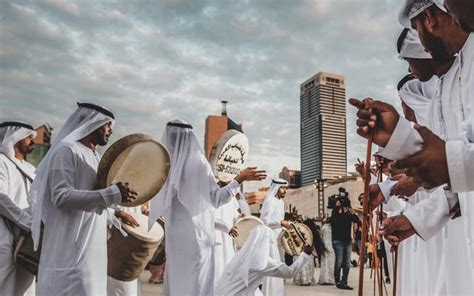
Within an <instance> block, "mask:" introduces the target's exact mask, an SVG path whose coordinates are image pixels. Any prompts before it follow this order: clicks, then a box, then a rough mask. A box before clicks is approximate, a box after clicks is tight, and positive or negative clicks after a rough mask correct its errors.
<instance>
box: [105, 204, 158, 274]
mask: <svg viewBox="0 0 474 296" xmlns="http://www.w3.org/2000/svg"><path fill="white" fill-rule="evenodd" d="M129 214H130V215H132V216H133V217H134V218H135V219H136V220H137V222H138V223H139V224H140V226H138V227H132V226H129V225H126V224H122V228H123V230H125V231H126V232H127V234H128V236H126V237H124V236H123V235H122V234H121V233H120V231H119V230H118V229H116V228H112V229H111V237H110V239H109V240H108V241H107V257H108V263H107V274H108V275H109V276H110V277H112V278H114V279H116V280H119V281H123V282H129V281H133V280H135V279H137V278H138V277H139V276H140V274H141V273H142V272H143V271H144V270H145V267H146V265H147V264H148V262H149V261H150V259H151V258H152V257H153V254H155V251H156V249H157V248H158V246H159V245H160V243H161V242H162V241H163V239H164V234H165V232H164V230H163V228H162V227H161V226H160V224H158V223H156V222H155V223H154V225H153V227H152V228H151V230H150V231H148V216H145V215H143V214H138V213H129Z"/></svg>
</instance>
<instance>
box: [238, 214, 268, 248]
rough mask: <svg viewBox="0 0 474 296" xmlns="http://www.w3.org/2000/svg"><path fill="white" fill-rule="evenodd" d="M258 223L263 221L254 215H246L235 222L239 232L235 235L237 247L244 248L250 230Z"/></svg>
mask: <svg viewBox="0 0 474 296" xmlns="http://www.w3.org/2000/svg"><path fill="white" fill-rule="evenodd" d="M258 225H263V222H262V220H260V219H259V218H257V217H254V216H245V217H242V218H240V219H239V220H237V222H235V226H236V227H237V231H238V232H239V235H238V236H237V237H234V242H235V247H236V248H237V249H240V248H242V246H243V245H244V244H245V242H246V241H247V239H248V237H249V236H250V232H251V231H252V230H253V229H254V228H255V227H257V226H258Z"/></svg>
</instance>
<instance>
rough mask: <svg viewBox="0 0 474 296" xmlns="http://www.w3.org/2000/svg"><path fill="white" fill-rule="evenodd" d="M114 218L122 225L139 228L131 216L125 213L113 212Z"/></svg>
mask: <svg viewBox="0 0 474 296" xmlns="http://www.w3.org/2000/svg"><path fill="white" fill-rule="evenodd" d="M115 217H117V218H119V219H120V220H121V221H122V222H123V223H125V224H127V225H130V226H132V227H137V226H140V224H138V221H137V220H135V218H133V216H132V215H130V214H127V213H125V212H124V211H115Z"/></svg>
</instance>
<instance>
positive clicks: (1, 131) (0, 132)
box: [0, 122, 36, 179]
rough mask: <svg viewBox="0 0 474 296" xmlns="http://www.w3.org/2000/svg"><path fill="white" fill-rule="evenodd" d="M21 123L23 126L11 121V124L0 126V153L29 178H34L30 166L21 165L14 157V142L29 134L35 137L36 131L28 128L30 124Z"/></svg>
mask: <svg viewBox="0 0 474 296" xmlns="http://www.w3.org/2000/svg"><path fill="white" fill-rule="evenodd" d="M20 124H21V123H20ZM22 125H25V126H20V125H15V123H14V122H12V124H11V125H7V126H4V127H2V128H0V153H3V154H5V156H7V157H8V158H9V159H10V160H11V161H13V162H14V163H15V164H16V165H17V166H18V167H20V168H21V170H22V171H23V172H24V173H25V174H27V175H28V176H29V177H30V178H31V179H34V177H35V174H34V171H33V170H32V169H31V166H26V165H23V163H22V162H21V161H19V160H18V159H16V158H15V148H14V146H15V145H16V143H18V142H19V141H21V140H23V139H25V138H27V137H29V136H33V137H36V131H35V130H33V128H32V127H31V128H30V126H28V125H26V124H22ZM26 126H28V127H26Z"/></svg>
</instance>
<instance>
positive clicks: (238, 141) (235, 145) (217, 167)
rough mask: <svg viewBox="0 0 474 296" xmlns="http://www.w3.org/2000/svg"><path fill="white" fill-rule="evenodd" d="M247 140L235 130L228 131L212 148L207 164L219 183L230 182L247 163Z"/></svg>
mask: <svg viewBox="0 0 474 296" xmlns="http://www.w3.org/2000/svg"><path fill="white" fill-rule="evenodd" d="M248 154H249V140H248V138H247V136H245V135H244V134H243V133H241V132H238V131H236V130H228V131H226V132H225V133H223V134H222V136H221V137H220V138H219V140H218V141H217V142H216V143H215V144H214V146H212V150H211V154H210V157H209V163H210V164H211V167H212V171H213V172H214V176H216V177H217V179H218V180H219V181H222V182H230V181H232V180H233V179H234V178H235V177H237V176H238V175H239V174H240V171H241V170H242V169H243V168H244V165H245V163H246V162H247V159H248Z"/></svg>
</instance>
